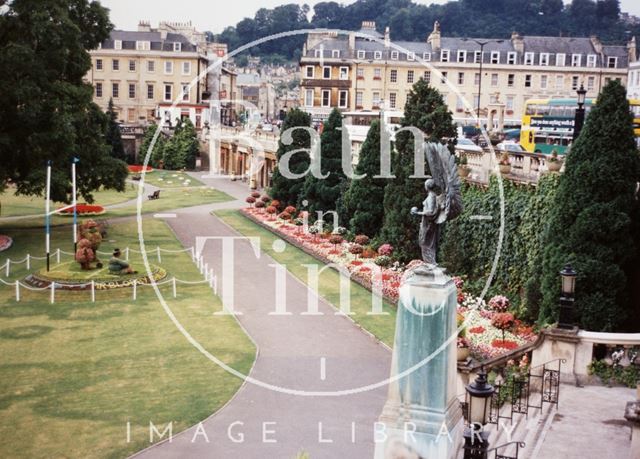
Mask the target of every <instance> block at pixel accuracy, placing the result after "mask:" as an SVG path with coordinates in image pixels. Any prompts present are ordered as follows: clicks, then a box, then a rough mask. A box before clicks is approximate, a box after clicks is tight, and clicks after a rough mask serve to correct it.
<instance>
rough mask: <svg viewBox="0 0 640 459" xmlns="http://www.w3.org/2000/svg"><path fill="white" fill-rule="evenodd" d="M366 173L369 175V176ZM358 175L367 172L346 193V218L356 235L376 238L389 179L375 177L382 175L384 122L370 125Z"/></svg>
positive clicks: (344, 200)
mask: <svg viewBox="0 0 640 459" xmlns="http://www.w3.org/2000/svg"><path fill="white" fill-rule="evenodd" d="M365 174H366V175H365ZM355 175H365V177H364V178H361V179H353V180H351V184H350V185H349V188H348V190H347V192H346V193H345V194H344V195H343V199H342V205H343V207H344V211H343V212H342V216H341V218H342V220H343V221H346V222H348V227H349V229H350V230H351V231H352V232H353V233H354V234H366V235H367V236H369V237H375V236H376V235H377V234H378V232H379V231H380V228H381V226H382V221H383V218H384V209H383V207H382V203H383V201H384V188H385V186H386V185H387V180H386V179H383V178H374V177H375V176H377V175H380V121H378V120H374V121H373V122H372V123H371V126H370V128H369V133H368V134H367V139H366V140H365V141H364V143H363V144H362V149H361V150H360V157H359V158H358V165H357V166H356V168H355Z"/></svg>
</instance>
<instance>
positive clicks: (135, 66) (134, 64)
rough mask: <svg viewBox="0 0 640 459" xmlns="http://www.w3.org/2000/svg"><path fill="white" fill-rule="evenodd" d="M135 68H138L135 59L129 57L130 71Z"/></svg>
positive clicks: (133, 70)
mask: <svg viewBox="0 0 640 459" xmlns="http://www.w3.org/2000/svg"><path fill="white" fill-rule="evenodd" d="M132 64H133V69H132V68H131V66H132ZM137 68H138V63H137V62H136V60H135V59H129V71H130V72H135V71H136V69H137Z"/></svg>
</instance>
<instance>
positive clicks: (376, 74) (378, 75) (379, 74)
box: [373, 67, 382, 80]
mask: <svg viewBox="0 0 640 459" xmlns="http://www.w3.org/2000/svg"><path fill="white" fill-rule="evenodd" d="M373 79H374V80H375V79H378V80H381V79H382V69H381V68H380V67H375V68H374V69H373Z"/></svg>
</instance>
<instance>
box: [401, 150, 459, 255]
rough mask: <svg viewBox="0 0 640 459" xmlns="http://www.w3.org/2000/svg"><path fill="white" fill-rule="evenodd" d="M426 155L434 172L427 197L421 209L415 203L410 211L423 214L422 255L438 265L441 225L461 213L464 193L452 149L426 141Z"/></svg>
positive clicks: (421, 226) (427, 186)
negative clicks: (437, 255) (461, 189)
mask: <svg viewBox="0 0 640 459" xmlns="http://www.w3.org/2000/svg"><path fill="white" fill-rule="evenodd" d="M425 155H426V158H427V162H428V163H429V169H430V170H431V176H430V177H429V178H427V180H426V181H425V182H424V187H425V190H426V191H427V197H426V199H425V200H424V201H423V203H422V211H419V210H418V208H417V207H413V208H412V209H411V214H412V215H419V216H421V217H422V221H421V222H420V235H419V238H418V239H419V240H418V243H419V244H420V249H421V250H422V259H423V260H424V262H425V263H427V264H430V265H436V264H437V262H436V254H437V251H438V242H439V239H440V231H441V225H443V224H444V223H446V222H447V221H448V220H453V219H454V218H456V217H458V216H459V215H460V214H461V213H462V194H461V192H460V177H459V176H458V168H457V166H456V162H455V158H454V156H453V155H452V154H451V152H450V151H449V149H448V148H447V147H446V146H445V145H442V144H436V143H427V144H426V146H425Z"/></svg>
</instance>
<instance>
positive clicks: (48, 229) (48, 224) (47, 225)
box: [45, 161, 51, 271]
mask: <svg viewBox="0 0 640 459" xmlns="http://www.w3.org/2000/svg"><path fill="white" fill-rule="evenodd" d="M50 220H51V161H47V191H46V201H45V228H46V230H45V248H46V252H47V271H49V268H50V264H49V259H50V253H51V222H50Z"/></svg>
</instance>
